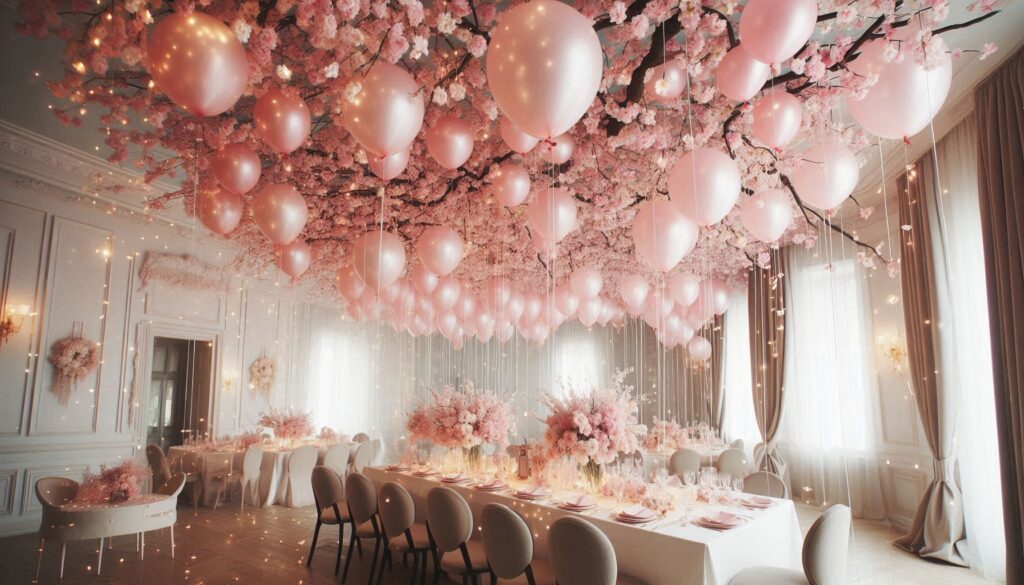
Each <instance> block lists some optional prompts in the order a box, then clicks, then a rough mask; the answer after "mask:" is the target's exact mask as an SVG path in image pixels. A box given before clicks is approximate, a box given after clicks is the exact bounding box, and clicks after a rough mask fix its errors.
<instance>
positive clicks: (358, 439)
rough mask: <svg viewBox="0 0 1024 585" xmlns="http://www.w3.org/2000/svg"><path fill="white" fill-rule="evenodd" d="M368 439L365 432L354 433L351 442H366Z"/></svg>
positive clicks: (368, 436)
mask: <svg viewBox="0 0 1024 585" xmlns="http://www.w3.org/2000/svg"><path fill="white" fill-rule="evenodd" d="M369 440H370V435H367V434H366V433H356V434H355V436H354V437H352V442H353V443H365V442H367V441H369Z"/></svg>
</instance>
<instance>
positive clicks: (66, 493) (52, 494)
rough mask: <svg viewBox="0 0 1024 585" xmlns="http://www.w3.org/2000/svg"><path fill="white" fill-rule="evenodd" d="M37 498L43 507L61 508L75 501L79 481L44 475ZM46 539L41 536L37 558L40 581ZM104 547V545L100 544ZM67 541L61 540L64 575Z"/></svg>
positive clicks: (61, 566)
mask: <svg viewBox="0 0 1024 585" xmlns="http://www.w3.org/2000/svg"><path fill="white" fill-rule="evenodd" d="M35 490H36V499H37V500H39V503H40V504H42V506H43V508H59V507H61V506H63V505H64V504H67V503H69V502H72V501H74V499H75V496H77V495H78V482H77V481H75V480H73V479H68V478H66V477H44V478H42V479H40V480H39V481H37V482H36V486H35ZM45 545H46V539H45V538H43V537H40V538H39V556H38V557H37V558H36V579H35V580H36V581H39V569H40V567H41V566H42V563H43V547H44V546H45ZM100 548H101V549H102V548H103V545H102V544H101V545H100ZM67 550H68V544H67V541H65V540H63V539H62V540H61V541H60V576H61V578H63V577H64V556H65V553H67Z"/></svg>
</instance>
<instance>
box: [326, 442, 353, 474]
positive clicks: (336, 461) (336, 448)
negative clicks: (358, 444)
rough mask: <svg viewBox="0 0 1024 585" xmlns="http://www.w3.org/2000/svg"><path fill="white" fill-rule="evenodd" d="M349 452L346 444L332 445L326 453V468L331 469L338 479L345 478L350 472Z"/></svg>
mask: <svg viewBox="0 0 1024 585" xmlns="http://www.w3.org/2000/svg"><path fill="white" fill-rule="evenodd" d="M348 452H349V446H348V445H346V444H344V443H338V444H337V445H331V446H330V447H328V448H327V452H326V453H324V467H329V468H331V469H332V470H333V471H334V473H337V474H338V477H345V472H346V471H348Z"/></svg>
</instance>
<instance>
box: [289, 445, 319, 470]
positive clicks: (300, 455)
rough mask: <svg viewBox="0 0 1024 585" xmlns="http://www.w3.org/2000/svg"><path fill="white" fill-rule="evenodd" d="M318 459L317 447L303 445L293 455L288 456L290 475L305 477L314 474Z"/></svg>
mask: <svg viewBox="0 0 1024 585" xmlns="http://www.w3.org/2000/svg"><path fill="white" fill-rule="evenodd" d="M316 458H317V452H316V447H314V446H313V445H303V446H302V447H299V448H298V449H296V450H294V451H292V454H291V455H289V456H288V475H289V476H291V475H298V476H305V475H306V474H309V473H313V467H315V466H316Z"/></svg>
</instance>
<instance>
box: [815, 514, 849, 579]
mask: <svg viewBox="0 0 1024 585" xmlns="http://www.w3.org/2000/svg"><path fill="white" fill-rule="evenodd" d="M850 522H851V520H850V509H849V508H847V507H846V506H844V505H842V504H836V505H834V506H832V507H831V508H829V509H828V510H825V513H824V514H822V515H821V516H820V517H819V518H818V519H817V520H815V521H814V524H812V525H811V529H810V530H808V531H807V536H805V537H804V550H803V564H804V575H805V576H806V577H807V580H808V581H810V584H811V585H842V583H843V579H844V577H845V575H846V555H847V552H848V550H849V546H850Z"/></svg>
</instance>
